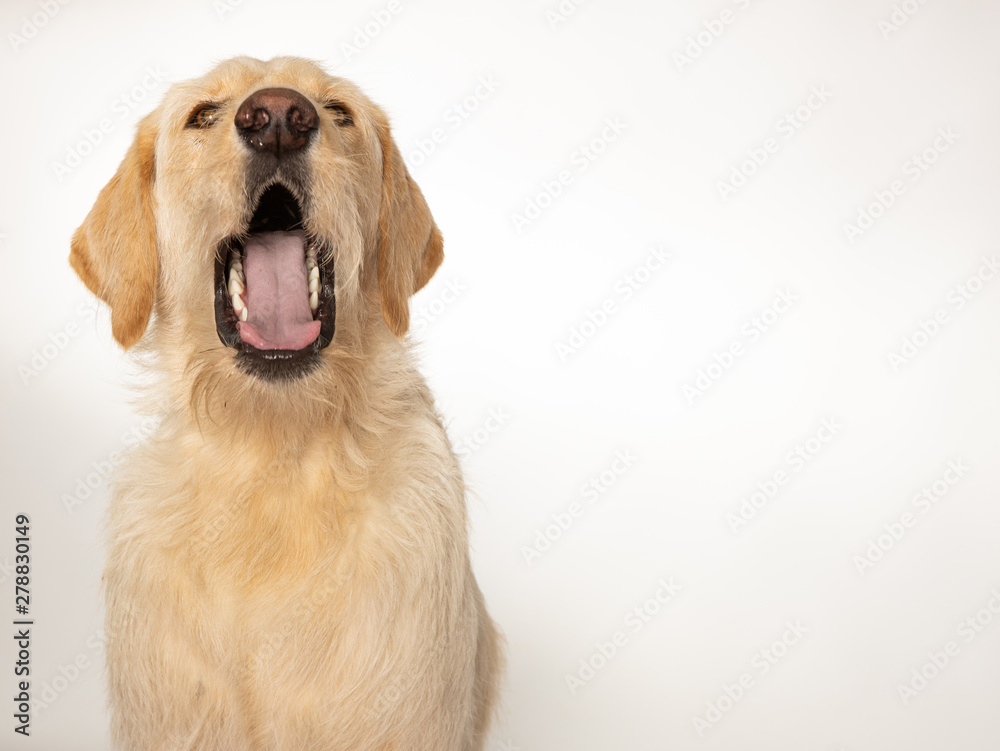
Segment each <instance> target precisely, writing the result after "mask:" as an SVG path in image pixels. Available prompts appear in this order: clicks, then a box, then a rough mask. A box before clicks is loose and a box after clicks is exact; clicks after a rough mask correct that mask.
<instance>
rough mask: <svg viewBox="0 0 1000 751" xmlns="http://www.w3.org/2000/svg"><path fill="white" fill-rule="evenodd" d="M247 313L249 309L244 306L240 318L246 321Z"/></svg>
mask: <svg viewBox="0 0 1000 751" xmlns="http://www.w3.org/2000/svg"><path fill="white" fill-rule="evenodd" d="M247 315H248V313H247V309H246V308H243V310H241V311H240V320H241V321H245V320H246V319H247Z"/></svg>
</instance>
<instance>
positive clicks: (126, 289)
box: [69, 116, 158, 349]
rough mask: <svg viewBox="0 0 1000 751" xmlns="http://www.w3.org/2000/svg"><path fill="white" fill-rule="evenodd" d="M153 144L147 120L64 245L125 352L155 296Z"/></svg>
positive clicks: (142, 327)
mask: <svg viewBox="0 0 1000 751" xmlns="http://www.w3.org/2000/svg"><path fill="white" fill-rule="evenodd" d="M155 142H156V129H155V127H154V125H153V122H152V116H147V117H146V118H144V119H143V120H142V121H141V122H140V123H139V129H138V132H137V133H136V137H135V141H133V143H132V146H131V147H130V148H129V150H128V153H126V154H125V158H124V159H123V160H122V163H121V165H119V167H118V171H117V172H116V173H115V175H114V177H112V178H111V181H110V182H109V183H108V184H107V185H105V186H104V188H103V189H102V190H101V192H100V194H99V195H98V196H97V202H96V203H95V204H94V206H93V208H92V209H91V210H90V213H89V214H87V218H86V219H84V221H83V224H81V225H80V228H79V229H77V231H76V233H75V234H74V235H73V242H72V244H71V245H70V254H69V262H70V265H71V266H72V267H73V270H74V271H76V273H77V274H78V275H79V277H80V279H82V280H83V283H84V284H86V285H87V288H88V289H89V290H90V291H91V292H93V293H94V294H95V295H97V296H98V297H99V298H101V299H102V300H103V301H104V302H106V303H107V304H108V306H109V307H110V308H111V333H112V334H113V335H114V337H115V339H116V340H117V341H118V343H119V344H120V345H121V346H122V347H124V348H125V349H128V348H129V347H131V346H132V345H133V344H135V343H136V342H137V341H139V339H141V338H142V335H143V333H144V332H145V331H146V326H147V324H148V323H149V316H150V314H151V313H152V312H153V298H154V296H155V294H156V278H157V267H158V264H157V258H156V230H155V227H154V221H153V198H152V187H153V172H154V169H155V163H154V158H153V152H154V147H155Z"/></svg>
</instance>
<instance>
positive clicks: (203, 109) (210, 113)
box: [187, 104, 219, 128]
mask: <svg viewBox="0 0 1000 751" xmlns="http://www.w3.org/2000/svg"><path fill="white" fill-rule="evenodd" d="M218 121H219V107H218V105H215V104H202V105H199V106H198V107H197V108H196V109H195V111H194V112H192V113H191V117H189V118H188V121H187V127H189V128H210V127H212V126H213V125H215V123H217V122H218Z"/></svg>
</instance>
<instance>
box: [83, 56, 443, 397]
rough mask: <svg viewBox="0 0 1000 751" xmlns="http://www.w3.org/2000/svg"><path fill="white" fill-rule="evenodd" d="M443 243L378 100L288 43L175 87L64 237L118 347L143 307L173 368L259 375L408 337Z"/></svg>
mask: <svg viewBox="0 0 1000 751" xmlns="http://www.w3.org/2000/svg"><path fill="white" fill-rule="evenodd" d="M442 258H443V253H442V241H441V234H440V232H439V231H438V229H437V227H436V226H435V224H434V220H433V218H432V217H431V214H430V211H429V209H428V208H427V204H426V202H425V201H424V198H423V196H422V195H421V192H420V189H419V188H418V187H417V186H416V184H415V183H414V182H413V181H412V179H411V178H410V176H409V174H408V173H407V170H406V166H405V165H404V163H403V160H402V157H401V156H400V153H399V150H398V149H397V148H396V146H395V144H394V143H393V141H392V138H391V136H390V133H389V126H388V121H387V119H386V116H385V114H384V113H383V112H382V111H381V110H380V109H379V108H378V107H377V106H375V105H374V104H373V103H372V102H371V101H370V100H369V99H368V98H367V97H366V96H364V95H363V94H362V93H361V92H360V91H359V90H358V89H357V88H356V87H354V86H353V85H351V84H350V83H348V82H346V81H344V80H342V79H339V78H335V77H332V76H330V75H328V74H326V73H325V72H324V71H323V70H322V69H320V68H319V67H318V66H317V65H315V64H313V63H311V62H308V61H305V60H301V59H298V58H276V59H273V60H270V61H268V62H262V61H260V60H255V59H252V58H236V59H233V60H229V61H226V62H224V63H222V64H220V65H219V66H218V67H216V68H215V69H214V70H213V71H211V72H210V73H208V74H207V75H206V76H204V77H202V78H200V79H197V80H193V81H188V82H185V83H182V84H177V85H175V86H173V87H172V88H171V89H170V91H169V92H168V93H167V95H166V97H165V100H164V101H163V103H162V104H161V105H160V106H159V107H158V108H157V109H156V110H155V111H154V112H153V113H151V114H150V115H148V116H147V117H146V118H145V119H143V120H142V122H141V123H140V124H139V128H138V133H137V135H136V138H135V141H134V143H133V144H132V146H131V148H130V149H129V151H128V153H127V154H126V156H125V158H124V160H123V161H122V163H121V166H120V167H119V168H118V171H117V173H116V174H115V175H114V177H113V178H112V179H111V181H110V182H109V183H108V184H107V185H106V186H105V188H104V189H103V190H102V191H101V193H100V195H99V196H98V198H97V202H96V203H95V205H94V207H93V209H91V211H90V214H89V215H88V216H87V218H86V220H85V221H84V223H83V224H82V226H81V227H80V228H79V229H78V230H77V232H76V234H75V235H74V237H73V242H72V249H71V253H70V263H71V264H72V266H73V268H74V269H75V270H76V272H77V274H79V276H80V277H81V279H82V280H83V281H84V283H85V284H86V285H87V286H88V287H89V288H90V290H91V291H92V292H94V293H95V294H96V295H98V296H99V297H100V298H101V299H102V300H104V301H105V302H106V303H107V304H108V305H109V306H110V308H111V326H112V333H113V335H114V337H115V339H116V340H117V341H118V342H119V343H120V344H121V345H122V346H123V347H125V348H126V349H127V348H129V347H131V346H132V345H134V344H136V343H137V342H138V341H139V340H140V339H142V338H143V336H144V334H145V333H146V330H147V328H148V327H150V320H151V317H152V318H153V320H154V321H155V325H154V327H153V328H154V329H155V334H154V333H153V332H151V336H153V337H154V338H155V339H156V343H155V348H156V349H157V350H158V351H159V352H160V353H161V354H163V355H164V356H166V357H170V358H174V359H175V362H174V364H175V365H176V366H177V368H183V369H184V370H185V371H190V369H191V368H192V367H194V368H197V369H199V370H200V371H201V372H202V374H205V371H206V370H207V371H212V372H214V373H215V374H216V375H218V376H219V377H222V376H223V375H224V376H225V377H227V378H228V377H229V376H231V375H232V374H233V371H234V368H235V370H237V371H238V372H239V374H240V376H241V378H244V379H250V380H255V381H256V382H258V383H262V384H263V383H269V382H274V381H282V382H288V381H290V380H300V379H304V378H305V379H307V378H308V377H309V376H310V375H311V374H316V373H319V372H322V370H323V368H333V367H335V364H334V362H333V361H334V360H335V359H336V355H335V353H338V352H339V353H340V354H341V355H343V356H345V357H353V358H357V357H358V355H359V354H360V353H362V352H363V351H364V350H365V348H366V347H368V346H371V342H373V341H379V340H385V339H388V338H392V337H402V336H403V335H404V334H405V333H406V331H407V329H408V326H409V308H408V300H409V297H410V295H412V294H413V293H414V292H415V291H416V290H418V289H420V287H422V286H423V285H424V284H425V283H426V282H427V280H428V279H429V278H430V277H431V276H432V275H433V273H434V271H435V270H436V269H437V267H438V265H439V264H440V263H441V260H442ZM154 311H155V316H154V315H153V313H154ZM331 344H333V345H334V346H332V347H331V346H330V345H331ZM328 347H329V349H327V348H328ZM177 358H180V359H177Z"/></svg>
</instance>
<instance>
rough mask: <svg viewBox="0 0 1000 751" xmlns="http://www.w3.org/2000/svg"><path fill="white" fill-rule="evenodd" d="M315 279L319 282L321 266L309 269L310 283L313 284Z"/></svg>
mask: <svg viewBox="0 0 1000 751" xmlns="http://www.w3.org/2000/svg"><path fill="white" fill-rule="evenodd" d="M313 279H316V280H319V266H313V267H312V268H311V269H309V281H310V282H311V281H312V280H313Z"/></svg>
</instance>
